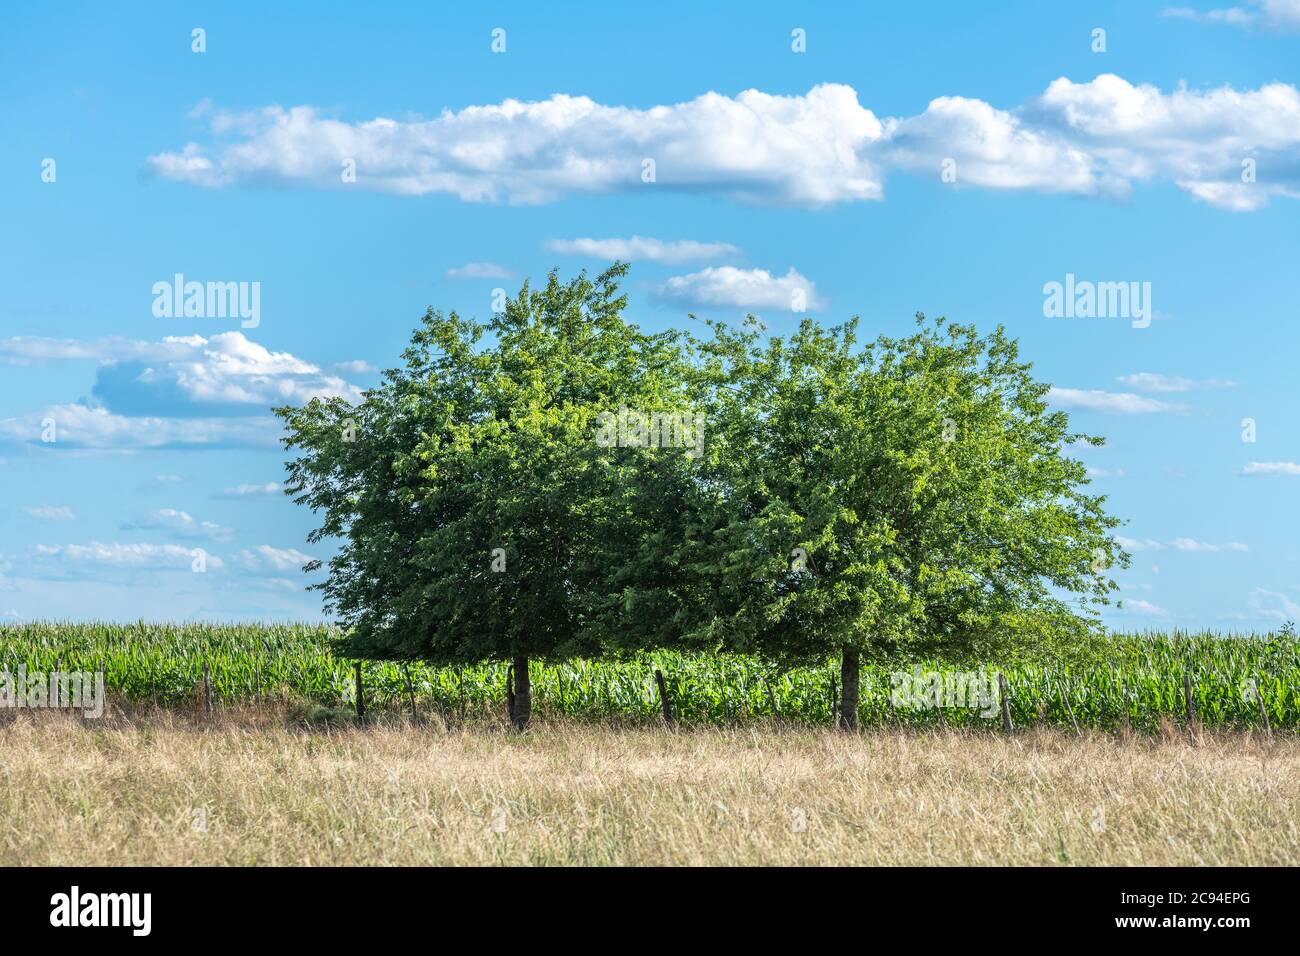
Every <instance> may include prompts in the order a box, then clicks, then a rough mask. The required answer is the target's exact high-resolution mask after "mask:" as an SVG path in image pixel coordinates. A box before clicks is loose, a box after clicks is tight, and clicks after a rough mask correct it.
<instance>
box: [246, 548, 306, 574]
mask: <svg viewBox="0 0 1300 956" xmlns="http://www.w3.org/2000/svg"><path fill="white" fill-rule="evenodd" d="M231 560H232V561H233V562H234V564H235V565H237V566H238V567H239V568H241V569H242V570H244V571H247V572H250V573H258V572H263V571H300V570H302V566H303V565H304V564H306V563H307V562H308V561H311V560H312V557H311V556H310V555H307V554H303V553H302V552H301V551H299V550H298V549H297V548H273V547H271V546H270V545H269V544H262V545H258V546H257V547H256V548H253V549H251V550H250V549H245V550H243V551H240V552H239V553H237V554H236V555H235V556H234V557H233V558H232V559H231Z"/></svg>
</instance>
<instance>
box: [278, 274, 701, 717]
mask: <svg viewBox="0 0 1300 956" xmlns="http://www.w3.org/2000/svg"><path fill="white" fill-rule="evenodd" d="M625 272H626V266H623V265H616V266H615V267H614V268H611V269H610V270H608V271H607V272H605V273H603V274H601V275H600V276H598V277H597V278H596V279H594V280H591V279H588V278H587V277H586V275H585V274H584V275H582V276H580V277H578V278H577V279H574V280H573V281H571V282H568V283H561V282H560V281H559V279H558V277H557V276H556V275H555V274H554V273H552V274H551V276H550V278H549V281H548V282H547V284H546V286H545V287H544V288H540V289H532V288H530V287H529V286H528V285H527V284H525V285H524V287H523V289H522V290H521V292H520V293H519V295H518V296H517V297H516V298H514V299H512V300H510V301H509V302H507V303H506V306H505V309H504V311H502V312H500V313H498V314H495V315H494V316H493V318H492V319H491V321H490V322H488V323H487V324H479V323H476V322H473V321H470V320H467V319H464V318H462V317H461V316H459V315H457V314H456V313H454V312H453V313H452V314H451V315H449V316H444V315H442V314H440V313H437V312H434V311H432V310H430V311H429V312H428V313H427V314H426V315H425V317H424V320H423V323H422V325H421V327H420V328H418V329H417V330H416V332H415V334H414V336H413V338H412V341H411V344H410V346H409V347H408V348H407V350H406V351H405V353H404V354H403V360H404V365H403V366H401V367H398V368H395V369H391V370H389V371H387V372H385V373H384V376H383V380H382V382H381V384H380V385H379V386H378V387H376V388H374V389H372V390H370V391H369V392H367V393H366V394H365V396H364V400H363V401H362V402H361V403H360V404H359V405H357V406H352V405H349V404H348V403H346V402H344V401H342V400H340V399H337V398H336V399H330V400H324V399H316V400H314V401H312V402H310V403H309V404H307V405H306V406H305V407H302V408H283V409H278V410H277V411H278V414H280V415H281V416H282V417H283V418H284V420H285V423H286V425H287V430H288V434H287V437H286V439H285V444H286V447H288V448H291V449H298V450H299V451H300V452H301V454H299V455H298V457H296V458H294V459H293V460H291V461H290V462H289V463H288V470H289V481H288V483H287V486H286V490H287V491H288V492H289V493H290V494H292V495H294V497H295V500H296V501H297V502H299V503H302V504H306V505H309V506H310V507H311V508H313V509H314V510H316V511H317V512H319V513H320V514H322V515H323V522H322V524H321V526H320V527H319V528H318V529H316V530H315V531H314V532H313V533H312V535H311V540H313V541H321V540H324V539H326V538H341V539H342V542H343V543H342V546H341V547H340V549H339V551H338V553H337V554H336V556H335V557H334V558H332V559H331V560H330V562H329V577H328V579H327V580H326V581H324V582H323V583H322V584H320V585H318V587H319V588H320V589H321V590H322V591H323V592H324V594H325V598H326V606H327V608H328V609H330V610H333V611H334V612H335V613H336V614H337V616H338V618H339V620H340V623H341V625H342V626H343V628H344V629H345V630H346V633H347V636H346V638H345V639H344V641H343V643H342V647H341V650H342V652H343V653H345V654H348V655H350V656H355V657H369V658H381V659H399V660H401V659H407V660H411V659H422V660H428V661H433V662H438V663H460V662H473V661H481V660H487V659H502V660H510V661H512V662H513V663H514V680H515V691H514V693H513V694H512V695H511V699H512V700H513V701H514V704H513V705H512V706H513V709H514V710H515V711H516V712H515V714H514V716H515V719H516V723H518V724H519V725H520V726H522V725H523V724H525V723H527V720H528V714H529V709H530V701H529V694H528V687H529V683H528V660H529V658H550V659H558V658H564V657H569V656H575V655H585V656H598V655H600V654H601V653H602V650H603V645H604V641H605V639H606V637H607V635H609V634H610V633H611V630H612V629H611V627H610V626H609V625H608V619H609V617H610V616H611V615H613V616H622V615H623V613H624V608H625V600H624V597H623V596H622V595H621V594H619V593H618V592H619V591H620V590H621V589H622V588H623V587H624V585H625V584H627V583H628V572H627V568H629V567H632V566H633V565H634V559H640V560H642V562H643V564H644V565H645V567H646V570H647V573H649V572H650V571H651V570H652V566H653V563H654V562H653V561H651V560H649V559H645V558H639V556H641V555H642V554H643V552H645V551H646V543H647V540H648V539H647V538H646V535H648V534H652V533H653V532H652V528H654V527H656V526H659V525H662V523H663V518H662V515H663V509H664V505H665V504H666V503H671V499H672V498H673V497H675V495H674V489H675V488H676V487H677V485H676V483H675V482H674V480H673V478H672V469H671V467H668V463H670V462H671V460H672V459H674V458H676V459H679V460H680V459H682V458H684V456H683V455H681V454H677V455H671V456H667V457H665V456H657V458H658V460H659V466H658V467H657V468H656V467H654V466H653V464H647V463H646V461H645V459H646V458H647V457H648V456H649V453H650V452H651V451H657V450H658V449H650V448H621V447H618V446H617V444H615V445H614V446H613V447H608V446H607V445H604V444H601V443H600V442H599V441H597V438H598V434H597V431H598V426H599V425H600V424H601V423H602V422H607V421H608V420H609V418H610V416H611V415H613V416H617V415H618V412H619V410H620V409H621V408H624V407H631V408H633V409H647V410H654V409H664V408H673V407H676V406H680V404H681V401H682V388H683V385H684V383H686V382H687V381H688V380H689V375H688V374H687V369H688V367H689V361H688V352H689V349H688V346H687V344H686V342H685V339H684V337H683V336H682V335H680V333H674V332H665V333H660V334H655V335H650V334H645V333H643V332H641V331H640V330H639V329H637V328H636V327H635V326H633V325H630V324H628V323H627V322H625V321H624V320H623V318H622V314H621V313H622V310H623V308H624V307H625V305H626V300H625V298H624V297H622V296H620V295H619V293H618V285H617V281H618V279H619V278H621V277H622V276H623V275H624V274H625Z"/></svg>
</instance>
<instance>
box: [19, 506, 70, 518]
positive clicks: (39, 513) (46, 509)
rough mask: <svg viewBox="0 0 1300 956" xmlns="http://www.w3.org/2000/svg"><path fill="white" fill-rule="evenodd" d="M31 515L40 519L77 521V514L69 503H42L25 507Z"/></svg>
mask: <svg viewBox="0 0 1300 956" xmlns="http://www.w3.org/2000/svg"><path fill="white" fill-rule="evenodd" d="M23 510H24V511H26V512H27V513H28V514H29V515H31V516H32V517H33V518H36V519H38V520H40V521H76V520H77V516H76V514H74V513H73V510H72V509H71V508H69V507H68V506H67V505H59V506H55V505H40V506H37V507H35V508H24V509H23Z"/></svg>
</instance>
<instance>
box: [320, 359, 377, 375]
mask: <svg viewBox="0 0 1300 956" xmlns="http://www.w3.org/2000/svg"><path fill="white" fill-rule="evenodd" d="M330 368H332V369H333V370H334V371H336V372H338V373H339V374H341V375H373V374H374V373H375V372H378V371H379V369H377V368H376V367H375V366H373V365H371V364H370V363H369V362H367V361H364V360H363V359H353V360H352V361H351V362H336V363H335V364H334V365H331V366H330Z"/></svg>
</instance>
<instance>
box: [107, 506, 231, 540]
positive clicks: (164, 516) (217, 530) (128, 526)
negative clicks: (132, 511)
mask: <svg viewBox="0 0 1300 956" xmlns="http://www.w3.org/2000/svg"><path fill="white" fill-rule="evenodd" d="M121 530H123V531H167V532H169V533H170V534H172V535H173V536H174V537H177V538H189V539H195V540H198V539H205V538H206V539H209V540H215V541H225V540H227V539H229V538H230V537H231V536H232V535H233V534H234V532H233V531H232V530H231V529H230V528H223V527H222V526H221V525H219V524H216V523H215V522H212V521H197V520H195V519H194V518H193V517H192V516H191V515H190V514H189V513H188V512H185V511H179V510H177V509H176V508H159V509H158V510H156V511H151V512H149V514H147V515H145V516H144V517H141V518H136V519H134V520H131V521H125V522H123V523H122V525H121Z"/></svg>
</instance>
